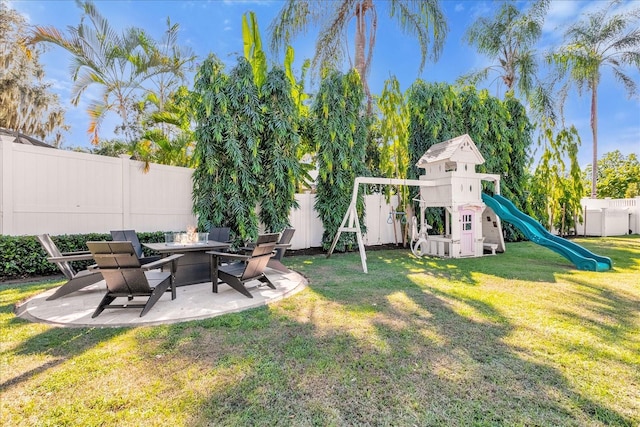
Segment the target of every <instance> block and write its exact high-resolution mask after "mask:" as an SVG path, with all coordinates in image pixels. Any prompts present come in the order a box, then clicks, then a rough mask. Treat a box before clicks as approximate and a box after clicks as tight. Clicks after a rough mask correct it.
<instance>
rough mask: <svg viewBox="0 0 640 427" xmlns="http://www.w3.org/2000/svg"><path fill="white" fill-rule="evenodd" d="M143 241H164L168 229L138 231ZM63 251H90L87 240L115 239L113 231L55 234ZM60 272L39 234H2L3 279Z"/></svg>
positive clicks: (80, 265)
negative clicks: (48, 254)
mask: <svg viewBox="0 0 640 427" xmlns="http://www.w3.org/2000/svg"><path fill="white" fill-rule="evenodd" d="M137 234H138V239H140V242H141V243H152V242H162V241H164V232H161V231H158V232H150V233H137ZM51 238H52V239H53V241H54V243H55V244H56V246H58V249H60V251H61V252H77V251H86V250H87V245H86V242H90V241H100V240H111V235H110V234H102V233H90V234H65V235H62V236H51ZM90 264H93V261H76V262H73V264H72V265H73V267H74V268H75V269H76V270H83V269H85V268H86V267H87V266H88V265H90ZM55 274H60V270H59V269H58V267H57V266H56V265H55V264H53V263H50V262H49V261H47V253H46V252H45V251H44V249H43V248H42V246H41V245H40V242H38V239H36V237H35V236H4V235H0V281H4V280H12V279H21V278H27V277H33V276H49V275H55Z"/></svg>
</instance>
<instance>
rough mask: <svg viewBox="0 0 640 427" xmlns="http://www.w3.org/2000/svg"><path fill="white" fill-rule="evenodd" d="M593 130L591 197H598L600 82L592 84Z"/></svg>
mask: <svg viewBox="0 0 640 427" xmlns="http://www.w3.org/2000/svg"><path fill="white" fill-rule="evenodd" d="M591 132H592V135H593V159H592V164H591V198H592V199H595V198H597V190H596V183H597V181H598V83H597V81H594V82H593V83H592V85H591Z"/></svg>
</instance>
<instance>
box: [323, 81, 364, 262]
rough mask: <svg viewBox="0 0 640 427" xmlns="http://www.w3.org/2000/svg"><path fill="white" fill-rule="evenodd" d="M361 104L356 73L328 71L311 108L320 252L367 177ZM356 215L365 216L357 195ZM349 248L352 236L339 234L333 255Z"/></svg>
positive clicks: (359, 86)
mask: <svg viewBox="0 0 640 427" xmlns="http://www.w3.org/2000/svg"><path fill="white" fill-rule="evenodd" d="M363 100H364V92H363V89H362V84H361V82H360V78H359V76H358V74H357V72H355V71H350V72H349V73H348V74H346V75H344V74H342V73H340V72H337V71H333V72H331V73H329V74H328V75H327V76H326V77H325V78H324V79H323V80H322V82H321V84H320V90H319V92H318V94H317V96H316V98H315V101H314V103H313V106H312V111H311V116H312V123H313V124H312V128H313V141H314V143H315V144H316V147H317V151H318V172H319V173H318V186H317V199H316V204H315V209H316V211H317V212H318V215H319V216H320V219H321V220H322V223H323V225H324V229H325V232H324V234H323V236H322V242H323V247H324V248H325V249H328V248H329V246H330V245H331V243H332V241H333V238H334V236H335V234H336V232H337V231H338V227H339V226H340V223H341V222H342V219H343V217H344V215H345V213H346V212H347V209H348V207H349V202H350V200H351V191H352V189H353V183H354V180H355V178H356V177H357V176H361V175H365V174H366V168H365V152H366V147H367V124H366V119H365V117H364V114H363ZM358 212H359V214H360V215H362V214H363V212H364V199H363V198H362V195H360V196H359V199H358ZM354 242H355V237H354V235H353V233H344V234H342V236H341V237H340V241H339V242H338V245H337V246H336V250H338V251H343V250H345V249H348V248H349V247H351V246H353V244H354Z"/></svg>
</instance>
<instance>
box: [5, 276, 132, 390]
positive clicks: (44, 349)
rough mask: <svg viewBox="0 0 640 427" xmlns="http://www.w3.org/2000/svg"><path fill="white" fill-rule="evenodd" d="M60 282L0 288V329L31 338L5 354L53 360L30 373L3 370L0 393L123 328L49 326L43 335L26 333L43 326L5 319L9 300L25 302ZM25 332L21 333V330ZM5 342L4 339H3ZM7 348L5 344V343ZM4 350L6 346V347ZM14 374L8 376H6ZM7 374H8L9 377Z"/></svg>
mask: <svg viewBox="0 0 640 427" xmlns="http://www.w3.org/2000/svg"><path fill="white" fill-rule="evenodd" d="M60 282H61V281H60V280H59V279H57V280H56V279H54V280H51V281H47V282H40V283H36V284H27V285H20V284H14V285H4V286H3V287H2V288H0V291H2V292H0V295H1V297H0V314H1V315H2V316H3V318H5V320H3V322H2V323H3V324H4V325H3V327H7V328H11V330H12V333H14V334H21V333H24V334H29V335H30V337H29V338H27V339H24V340H22V341H21V342H20V344H19V345H17V346H16V347H15V348H12V349H10V350H8V352H10V353H12V354H14V355H18V356H29V355H34V356H49V357H51V358H53V359H52V360H49V361H47V362H45V363H43V364H42V365H40V366H38V367H36V368H33V369H31V370H28V371H25V372H20V373H15V372H13V371H5V372H4V375H3V376H2V378H3V382H2V383H0V392H4V391H5V390H7V389H8V388H9V387H11V386H13V385H16V384H19V383H21V382H25V381H29V380H30V379H32V378H33V377H35V376H36V375H38V374H40V373H42V372H46V371H47V370H49V369H51V368H54V367H56V366H58V365H60V364H61V363H64V362H65V361H67V360H70V359H72V358H73V357H75V356H78V355H80V354H83V353H84V352H85V351H87V350H88V349H90V348H92V347H94V346H96V345H97V344H99V343H101V342H103V341H106V340H109V339H111V338H113V337H115V336H117V335H119V334H121V333H122V332H123V331H124V329H115V328H105V329H96V328H56V327H48V328H47V329H46V330H44V331H42V332H35V333H30V332H28V331H27V330H28V329H30V328H33V329H42V328H43V327H42V325H36V324H33V323H31V322H29V321H28V320H24V319H20V318H18V317H15V316H7V315H8V314H10V313H12V312H13V310H14V307H15V304H14V303H13V302H12V301H18V302H22V301H24V300H25V299H27V298H29V297H31V296H32V295H35V294H37V293H39V292H41V291H44V290H46V289H50V288H52V287H55V286H59V285H60ZM22 329H23V330H25V332H21V330H22ZM5 339H6V337H5ZM5 345H6V342H5ZM5 348H6V347H5ZM9 372H11V374H15V375H14V376H11V377H9V375H7V373H9ZM11 374H10V375H11Z"/></svg>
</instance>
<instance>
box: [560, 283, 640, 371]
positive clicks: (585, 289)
mask: <svg viewBox="0 0 640 427" xmlns="http://www.w3.org/2000/svg"><path fill="white" fill-rule="evenodd" d="M567 280H568V281H570V282H573V283H575V284H576V285H577V287H576V288H577V290H576V291H575V292H572V294H573V297H572V298H568V299H567V303H566V304H565V305H564V306H563V307H558V308H556V309H555V313H556V314H557V315H558V316H561V317H564V318H567V319H571V320H572V323H574V324H579V325H580V326H581V327H583V328H586V329H588V330H589V332H591V333H592V334H593V335H595V336H597V337H599V338H600V339H601V340H603V341H605V342H614V343H617V344H619V345H624V343H627V345H626V348H627V350H629V351H630V352H634V351H637V350H635V349H633V348H632V343H631V341H632V340H635V341H636V342H637V341H638V338H639V336H638V332H639V331H638V330H636V329H635V321H636V319H638V316H640V299H638V298H635V297H634V296H632V295H630V294H629V293H625V292H623V291H622V290H621V291H619V292H616V291H614V290H612V289H608V288H605V287H603V286H599V285H597V284H593V283H590V282H588V281H586V280H580V279H578V278H576V277H569V278H567ZM575 301H580V304H579V305H576V304H575ZM636 345H637V343H636ZM630 368H632V367H630Z"/></svg>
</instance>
